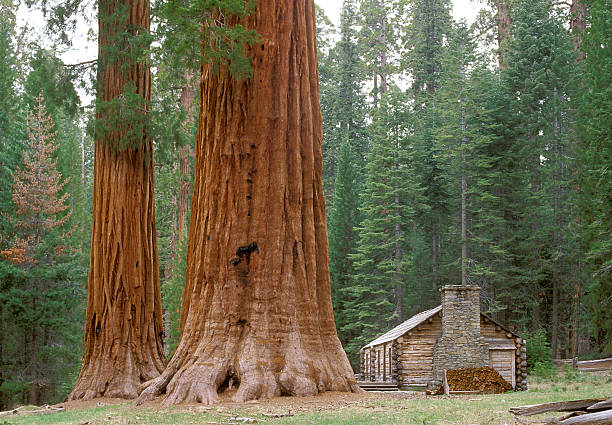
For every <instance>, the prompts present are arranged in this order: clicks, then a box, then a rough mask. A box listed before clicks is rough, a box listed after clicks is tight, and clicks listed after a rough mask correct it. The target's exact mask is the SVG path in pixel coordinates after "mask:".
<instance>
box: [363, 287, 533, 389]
mask: <svg viewBox="0 0 612 425" xmlns="http://www.w3.org/2000/svg"><path fill="white" fill-rule="evenodd" d="M479 291H480V288H479V287H477V286H462V285H449V286H445V287H444V288H442V289H440V292H441V293H442V305H439V306H438V307H435V308H432V309H431V310H427V311H424V312H421V313H419V314H417V315H415V316H413V317H411V318H410V319H408V320H406V321H405V322H403V323H401V324H400V325H398V326H396V327H395V328H393V329H391V330H390V331H389V332H387V333H385V334H384V335H381V336H380V337H378V338H376V339H375V340H374V341H372V342H370V343H369V344H367V345H365V346H364V347H363V348H362V349H361V353H360V366H361V370H360V381H365V382H381V383H382V382H388V383H394V384H396V385H397V387H398V388H399V389H411V388H415V387H425V386H427V385H428V384H430V383H432V382H434V381H435V373H436V371H439V370H443V369H449V370H450V369H456V368H460V367H478V366H491V367H493V368H494V369H495V370H497V371H498V372H499V374H500V375H501V376H502V377H503V378H504V379H505V380H507V381H508V382H509V383H510V384H512V388H513V389H515V390H517V391H522V390H526V389H527V370H526V359H527V356H526V353H527V350H526V345H525V340H523V339H522V338H521V337H520V336H519V335H517V334H516V333H514V332H512V331H511V330H509V329H507V328H506V327H504V326H502V325H501V324H499V323H497V322H495V321H494V320H493V319H492V318H490V317H488V316H486V315H484V314H482V313H481V312H480V292H479ZM445 316H446V319H447V320H444V317H445ZM464 316H465V317H464ZM472 316H473V317H472ZM444 328H446V329H445V331H444V330H443V329H444ZM443 335H445V338H443ZM441 351H442V352H441ZM436 363H437V365H436Z"/></svg>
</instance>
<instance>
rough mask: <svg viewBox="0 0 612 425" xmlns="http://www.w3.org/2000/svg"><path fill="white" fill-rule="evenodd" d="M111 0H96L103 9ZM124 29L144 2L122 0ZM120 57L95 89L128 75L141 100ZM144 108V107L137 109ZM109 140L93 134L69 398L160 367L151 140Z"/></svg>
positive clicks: (121, 391) (116, 84)
mask: <svg viewBox="0 0 612 425" xmlns="http://www.w3.org/2000/svg"><path fill="white" fill-rule="evenodd" d="M117 4H118V2H114V1H112V0H104V1H101V2H100V3H99V7H100V16H110V15H112V13H113V12H114V10H115V9H114V8H115V7H116V6H117ZM127 4H128V6H129V20H128V22H127V25H129V27H128V28H132V29H134V30H135V31H140V30H141V29H147V30H148V28H149V2H148V1H147V0H129V2H128V3H127ZM99 22H100V27H99V37H100V38H99V57H100V58H104V57H105V46H107V45H108V44H110V43H112V42H113V39H114V34H115V33H116V31H118V28H117V24H116V22H112V21H110V20H108V19H100V20H99ZM122 65H124V64H122V63H121V62H120V61H114V62H113V63H108V62H106V63H102V64H101V69H100V70H99V82H100V90H101V91H100V94H99V96H100V97H101V98H102V100H104V101H110V100H111V99H114V98H116V97H119V96H121V95H122V93H123V91H124V88H125V86H126V84H127V83H128V82H132V83H133V84H134V85H135V87H136V92H137V93H138V94H140V95H141V96H142V97H143V99H144V100H145V101H146V103H147V104H148V103H149V102H150V99H151V80H150V73H149V69H148V68H147V67H146V66H145V65H144V64H141V63H135V64H133V65H131V66H130V67H129V71H127V72H123V71H121V66H122ZM143 113H145V112H143ZM119 137H121V135H120V134H117V133H115V132H113V133H112V134H111V136H110V140H100V139H99V138H98V139H96V141H95V164H94V193H93V230H92V238H91V258H90V267H89V283H88V291H89V293H88V301H87V321H86V324H85V356H84V358H83V366H82V369H81V373H80V375H79V379H78V381H77V384H76V386H75V388H74V390H73V391H72V393H71V394H70V395H69V397H68V399H69V400H74V399H91V398H94V397H100V396H106V397H121V398H134V397H136V396H137V395H138V394H137V389H138V387H139V385H140V384H141V382H144V381H146V380H150V379H152V378H155V377H156V376H158V375H159V374H160V372H161V371H162V370H163V369H164V363H165V360H164V354H163V326H162V315H161V295H160V286H159V275H158V263H157V243H156V232H155V209H154V199H153V166H152V164H151V161H150V160H152V142H151V140H150V139H149V138H148V136H147V135H146V134H143V135H142V144H141V145H140V147H138V148H135V149H127V150H124V151H121V152H118V153H114V152H113V150H112V149H111V146H112V145H113V144H115V143H116V142H117V138H119Z"/></svg>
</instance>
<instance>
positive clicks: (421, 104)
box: [403, 0, 451, 298]
mask: <svg viewBox="0 0 612 425" xmlns="http://www.w3.org/2000/svg"><path fill="white" fill-rule="evenodd" d="M409 17H410V21H409V25H408V26H406V28H405V29H404V30H403V34H404V35H403V37H404V43H405V44H406V46H407V48H408V51H407V53H406V55H405V57H404V59H403V61H404V66H405V67H406V69H407V70H408V71H409V72H410V74H411V77H412V87H411V93H412V96H413V99H414V112H415V116H416V120H415V130H414V131H415V135H416V144H417V146H418V150H419V152H420V153H419V155H420V158H419V161H418V163H419V168H420V169H419V170H418V175H419V176H420V178H421V185H422V186H423V187H424V188H425V196H426V197H427V199H428V201H427V204H428V205H429V213H428V214H426V215H424V216H423V217H422V218H421V224H422V225H423V227H425V228H426V229H427V235H428V236H427V239H428V240H429V241H430V242H429V243H430V246H431V254H430V256H429V258H431V260H429V261H428V262H429V263H430V266H431V275H430V276H431V278H430V282H431V289H432V290H435V289H436V288H437V287H438V285H439V282H440V280H441V279H444V280H445V281H447V277H446V276H444V275H443V273H441V270H440V268H441V265H443V264H444V263H445V262H446V261H448V258H447V256H449V255H450V250H447V249H446V247H445V244H446V242H447V241H446V238H445V235H444V229H445V228H446V225H447V223H446V221H447V218H448V217H449V214H450V207H449V205H448V199H450V194H449V193H448V192H447V190H446V189H447V187H448V183H447V182H445V179H446V176H445V175H444V173H443V172H442V164H441V163H440V160H439V158H440V152H438V151H437V146H436V143H435V133H436V129H437V128H438V126H439V125H440V117H439V114H440V109H439V108H438V106H437V105H436V103H435V102H434V96H435V93H436V90H437V89H438V88H439V86H440V83H439V78H440V73H441V71H442V55H443V40H444V39H445V38H447V37H448V35H449V31H450V30H451V17H450V2H449V1H448V0H418V1H415V2H414V3H413V4H412V5H411V8H410V15H409ZM433 297H434V298H437V294H435V295H434V296H433Z"/></svg>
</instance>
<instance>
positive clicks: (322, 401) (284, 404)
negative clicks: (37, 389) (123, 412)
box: [54, 391, 426, 414]
mask: <svg viewBox="0 0 612 425" xmlns="http://www.w3.org/2000/svg"><path fill="white" fill-rule="evenodd" d="M232 395H233V394H232V392H230V391H227V392H225V393H223V394H221V395H220V396H221V400H220V401H219V402H218V403H215V404H214V405H212V406H207V405H204V404H179V405H177V406H176V408H177V409H178V410H186V411H195V412H205V411H208V410H215V411H223V410H228V411H229V410H236V409H240V410H244V411H246V412H249V413H252V414H257V413H261V412H267V413H279V414H281V413H292V414H295V413H300V412H319V411H325V410H336V409H340V408H346V407H351V406H359V407H366V408H368V407H372V408H374V407H376V406H375V402H376V401H378V400H389V399H393V400H408V399H419V398H426V396H425V393H423V392H415V391H397V392H366V393H361V394H355V393H344V392H335V391H329V392H325V393H322V394H319V395H316V396H312V397H276V398H271V399H267V400H253V401H248V402H246V403H236V402H233V401H232V400H231V396H232ZM162 402H163V398H161V397H158V398H157V399H155V400H153V401H150V402H147V403H144V404H143V406H142V407H145V408H148V409H152V410H164V409H165V408H164V407H163V406H162ZM113 405H123V407H126V408H130V407H132V406H133V400H123V399H120V398H96V399H92V400H86V401H82V400H76V401H69V402H64V403H58V404H56V405H55V406H54V407H64V408H65V409H66V410H78V409H87V408H93V407H104V406H113Z"/></svg>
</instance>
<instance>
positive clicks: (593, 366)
mask: <svg viewBox="0 0 612 425" xmlns="http://www.w3.org/2000/svg"><path fill="white" fill-rule="evenodd" d="M553 363H554V364H555V366H557V367H558V368H561V367H563V365H567V366H570V367H574V368H577V369H578V370H579V371H580V372H596V371H601V370H610V369H612V357H611V358H608V359H600V360H578V359H576V358H574V359H560V360H553Z"/></svg>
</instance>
